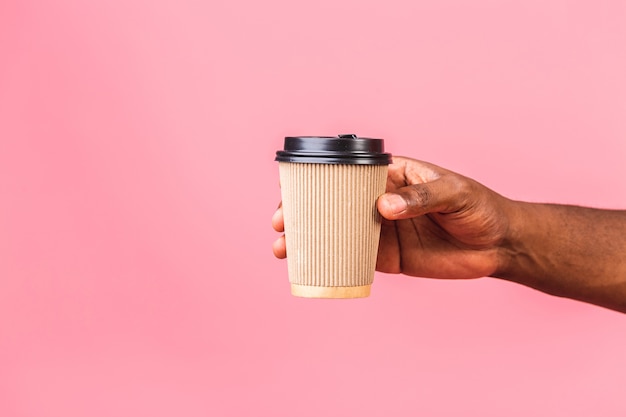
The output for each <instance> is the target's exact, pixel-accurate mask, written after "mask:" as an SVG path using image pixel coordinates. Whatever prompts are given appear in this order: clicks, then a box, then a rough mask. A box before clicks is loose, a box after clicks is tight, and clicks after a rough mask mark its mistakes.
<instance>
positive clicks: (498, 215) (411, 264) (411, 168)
mask: <svg viewBox="0 0 626 417" xmlns="http://www.w3.org/2000/svg"><path fill="white" fill-rule="evenodd" d="M510 203H511V202H510V200H508V199H506V198H504V197H502V196H501V195H499V194H497V193H495V192H494V191H492V190H490V189H488V188H487V187H485V186H483V185H481V184H479V183H477V182H476V181H474V180H472V179H469V178H467V177H464V176H462V175H459V174H456V173H454V172H452V171H448V170H446V169H443V168H440V167H438V166H436V165H432V164H429V163H426V162H421V161H416V160H414V159H409V158H402V157H394V158H393V164H391V165H389V176H388V179H387V192H386V193H385V194H383V195H382V196H380V198H379V199H378V203H377V206H378V211H379V212H380V213H381V215H382V216H383V221H382V229H381V237H380V246H379V250H378V261H377V266H376V268H377V270H379V271H382V272H387V273H403V274H406V275H412V276H420V277H430V278H478V277H483V276H489V275H492V274H494V273H495V272H496V271H497V270H498V268H499V263H500V258H501V256H500V245H501V244H502V242H503V241H504V240H505V238H506V233H507V231H508V226H509V216H508V208H509V205H510Z"/></svg>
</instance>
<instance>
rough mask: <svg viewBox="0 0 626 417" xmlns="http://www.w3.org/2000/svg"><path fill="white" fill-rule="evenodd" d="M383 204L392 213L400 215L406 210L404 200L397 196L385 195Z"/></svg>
mask: <svg viewBox="0 0 626 417" xmlns="http://www.w3.org/2000/svg"><path fill="white" fill-rule="evenodd" d="M383 202H384V203H385V205H386V206H387V208H388V209H389V211H390V212H392V213H401V212H403V211H404V210H406V208H407V204H406V200H405V199H404V198H402V197H401V196H399V195H398V194H387V195H386V196H385V197H384V200H383Z"/></svg>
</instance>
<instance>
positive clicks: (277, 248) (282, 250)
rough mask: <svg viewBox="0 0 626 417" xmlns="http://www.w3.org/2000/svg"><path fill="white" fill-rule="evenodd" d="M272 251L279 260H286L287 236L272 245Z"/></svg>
mask: <svg viewBox="0 0 626 417" xmlns="http://www.w3.org/2000/svg"><path fill="white" fill-rule="evenodd" d="M272 251H273V252H274V256H275V257H277V258H278V259H285V258H286V257H287V245H286V244H285V236H284V235H283V236H281V237H279V238H278V239H276V240H275V241H274V243H273V244H272Z"/></svg>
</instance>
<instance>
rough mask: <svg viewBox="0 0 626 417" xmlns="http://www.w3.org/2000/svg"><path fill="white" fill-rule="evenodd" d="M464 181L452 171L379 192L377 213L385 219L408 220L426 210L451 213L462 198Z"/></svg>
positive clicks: (463, 201)
mask: <svg viewBox="0 0 626 417" xmlns="http://www.w3.org/2000/svg"><path fill="white" fill-rule="evenodd" d="M466 190H467V181H464V180H463V177H461V176H459V175H455V174H448V175H443V176H442V177H440V178H439V179H437V180H435V181H431V182H427V183H423V184H412V185H408V186H406V187H401V188H398V189H396V190H394V191H393V192H389V193H385V194H383V195H381V196H380V197H379V199H378V202H377V207H378V211H379V212H380V214H381V215H382V216H383V217H385V218H386V219H389V220H400V219H410V218H412V217H417V216H421V215H422V214H426V213H435V212H438V213H451V212H454V211H457V210H460V209H461V208H462V207H463V206H464V203H465V201H466V195H467V191H466Z"/></svg>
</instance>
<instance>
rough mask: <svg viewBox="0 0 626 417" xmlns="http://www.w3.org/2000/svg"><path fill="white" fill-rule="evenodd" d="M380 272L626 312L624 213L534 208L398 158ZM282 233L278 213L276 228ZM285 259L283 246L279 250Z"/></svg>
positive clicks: (385, 199) (385, 208) (381, 205)
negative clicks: (503, 287) (476, 283)
mask: <svg viewBox="0 0 626 417" xmlns="http://www.w3.org/2000/svg"><path fill="white" fill-rule="evenodd" d="M377 207H378V211H379V212H380V213H381V215H382V216H383V220H382V228H381V240H380V246H379V251H378V260H377V270H379V271H381V272H387V273H403V274H405V275H410V276H419V277H430V278H448V279H465V278H479V277H484V276H492V277H499V278H503V279H507V280H510V281H514V282H518V283H520V284H523V285H527V286H530V287H533V288H536V289H538V290H540V291H544V292H546V293H549V294H553V295H558V296H563V297H568V298H573V299H577V300H581V301H586V302H589V303H593V304H597V305H600V306H604V307H607V308H611V309H614V310H618V311H622V312H626V211H617V210H598V209H590V208H583V207H575V206H563V205H551V204H531V203H524V202H519V201H513V200H510V199H507V198H505V197H503V196H501V195H499V194H497V193H495V192H494V191H492V190H490V189H489V188H487V187H485V186H483V185H481V184H479V183H478V182H476V181H474V180H472V179H470V178H467V177H464V176H462V175H459V174H456V173H454V172H452V171H449V170H446V169H444V168H440V167H438V166H436V165H432V164H429V163H426V162H422V161H416V160H413V159H409V158H402V157H394V162H393V164H391V165H390V166H389V175H388V181H387V192H386V193H385V194H383V195H382V196H381V197H380V198H379V199H378V202H377ZM272 225H273V227H274V229H276V230H277V231H279V232H282V231H283V229H284V225H283V219H282V210H281V209H280V208H279V209H278V210H277V212H276V213H275V214H274V216H273V218H272ZM273 250H274V254H275V256H276V257H278V258H285V257H286V251H285V240H284V236H283V237H281V238H279V239H278V240H277V241H276V242H274V245H273Z"/></svg>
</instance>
